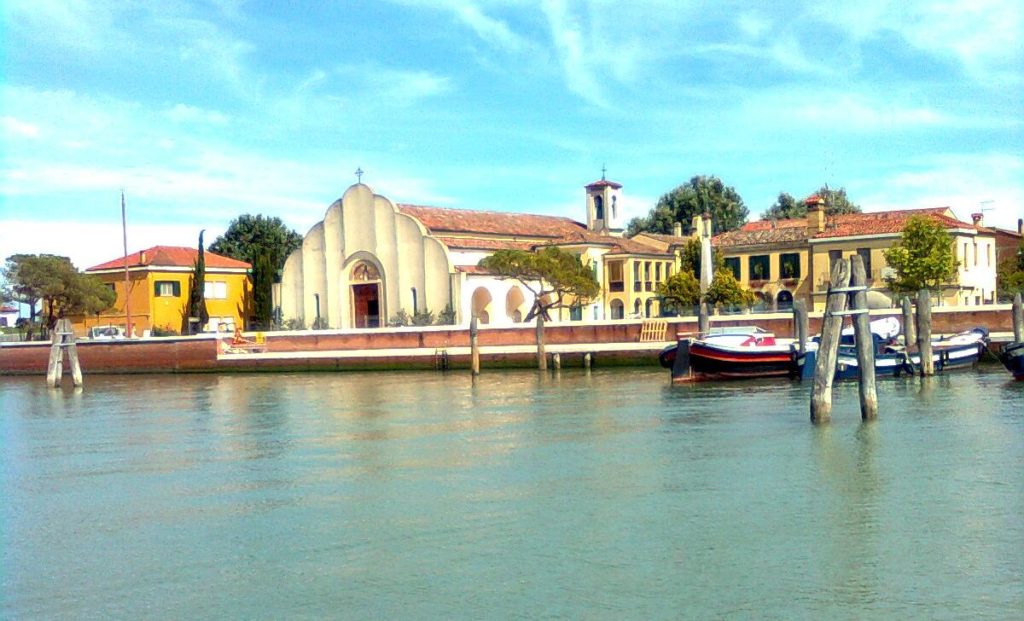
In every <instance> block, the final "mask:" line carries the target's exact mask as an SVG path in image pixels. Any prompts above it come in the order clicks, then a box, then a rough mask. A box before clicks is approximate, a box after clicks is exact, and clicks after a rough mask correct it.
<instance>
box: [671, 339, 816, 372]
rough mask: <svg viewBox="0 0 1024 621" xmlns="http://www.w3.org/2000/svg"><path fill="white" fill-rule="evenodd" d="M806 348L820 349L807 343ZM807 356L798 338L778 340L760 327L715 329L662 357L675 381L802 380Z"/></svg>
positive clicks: (674, 347)
mask: <svg viewBox="0 0 1024 621" xmlns="http://www.w3.org/2000/svg"><path fill="white" fill-rule="evenodd" d="M805 348H811V349H816V348H817V345H816V344H815V343H812V342H807V343H806V345H805ZM803 360H804V355H803V354H801V352H800V348H799V347H798V346H797V342H796V339H791V338H776V336H775V335H774V334H773V333H771V332H767V331H765V330H762V329H761V328H758V327H743V328H725V329H719V330H714V331H712V332H711V333H709V334H707V335H705V336H703V337H701V338H684V339H681V340H680V341H679V342H678V343H677V344H675V345H672V346H670V347H667V348H665V349H664V350H663V351H662V352H661V354H660V355H659V356H658V361H659V362H660V364H661V366H663V367H665V368H668V369H672V381H673V382H692V381H702V380H719V379H722V380H725V379H752V378H764V377H799V376H800V367H801V365H802V363H803Z"/></svg>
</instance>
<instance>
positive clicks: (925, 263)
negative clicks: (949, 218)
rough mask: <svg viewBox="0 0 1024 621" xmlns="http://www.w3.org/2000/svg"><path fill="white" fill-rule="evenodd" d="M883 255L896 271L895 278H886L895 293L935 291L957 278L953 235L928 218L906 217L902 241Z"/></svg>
mask: <svg viewBox="0 0 1024 621" xmlns="http://www.w3.org/2000/svg"><path fill="white" fill-rule="evenodd" d="M882 254H883V256H885V262H886V263H888V265H889V267H891V268H892V269H894V270H895V271H896V275H895V276H894V277H890V278H886V279H885V281H886V283H887V284H888V285H889V288H890V289H891V290H892V291H893V292H896V293H912V292H915V291H919V290H921V289H930V290H932V291H935V290H937V289H938V288H939V287H940V286H941V285H943V284H946V283H948V282H951V281H952V280H953V278H954V276H955V275H956V267H957V262H956V255H955V254H954V251H953V236H952V235H950V234H949V233H948V232H947V231H946V229H945V228H943V226H942V225H941V224H939V223H938V222H936V221H934V220H932V219H930V218H927V217H925V216H911V217H909V218H907V223H906V225H905V226H904V227H903V234H902V235H901V236H900V240H899V241H898V242H896V244H895V245H893V247H892V248H889V249H888V250H886V251H884V252H883V253H882Z"/></svg>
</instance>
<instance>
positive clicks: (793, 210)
mask: <svg viewBox="0 0 1024 621" xmlns="http://www.w3.org/2000/svg"><path fill="white" fill-rule="evenodd" d="M814 194H815V196H819V197H821V198H822V199H823V200H824V201H825V214H826V215H829V216H835V215H840V214H846V213H860V211H861V210H860V205H856V204H854V203H852V202H850V199H849V198H848V197H847V196H846V188H839V189H838V190H832V189H830V188H829V187H828V185H823V186H821V187H820V188H818V189H817V191H815V192H814ZM806 216H807V205H805V204H804V203H803V201H798V200H796V199H795V198H793V197H792V196H790V195H789V194H788V193H786V192H780V193H779V197H778V198H777V199H775V204H774V205H772V206H771V207H769V208H768V210H767V211H765V212H764V213H762V214H761V219H762V220H787V219H790V218H803V217H806Z"/></svg>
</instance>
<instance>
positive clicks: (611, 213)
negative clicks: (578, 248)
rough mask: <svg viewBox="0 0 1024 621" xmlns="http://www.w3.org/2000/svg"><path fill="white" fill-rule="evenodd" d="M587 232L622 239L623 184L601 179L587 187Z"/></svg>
mask: <svg viewBox="0 0 1024 621" xmlns="http://www.w3.org/2000/svg"><path fill="white" fill-rule="evenodd" d="M585 189H586V201H587V230H589V231H593V232H595V233H600V234H601V235H613V236H615V237H622V231H623V226H622V222H623V220H624V218H623V215H622V184H621V183H615V182H614V181H608V180H607V179H605V178H604V169H603V168H602V169H601V179H600V180H599V181H595V182H593V183H591V184H589V185H587V186H586V188H585Z"/></svg>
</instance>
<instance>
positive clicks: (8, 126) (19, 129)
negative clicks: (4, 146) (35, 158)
mask: <svg viewBox="0 0 1024 621" xmlns="http://www.w3.org/2000/svg"><path fill="white" fill-rule="evenodd" d="M0 127H2V128H3V132H4V133H5V134H7V135H9V136H18V137H21V138H35V137H36V136H38V135H39V128H38V127H36V126H35V125H33V124H32V123H26V122H25V121H19V120H18V119H16V118H14V117H13V116H4V117H0Z"/></svg>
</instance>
